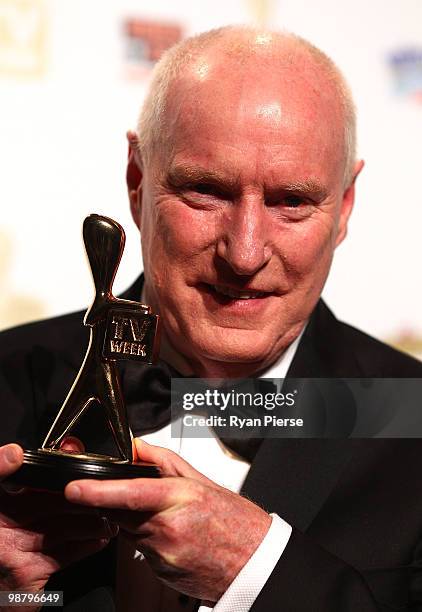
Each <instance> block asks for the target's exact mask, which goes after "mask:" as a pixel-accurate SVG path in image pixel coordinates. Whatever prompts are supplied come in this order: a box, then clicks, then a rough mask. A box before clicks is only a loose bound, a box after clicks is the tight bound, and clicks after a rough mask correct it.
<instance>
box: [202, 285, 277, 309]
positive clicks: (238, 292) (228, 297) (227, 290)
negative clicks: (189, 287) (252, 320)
mask: <svg viewBox="0 0 422 612" xmlns="http://www.w3.org/2000/svg"><path fill="white" fill-rule="evenodd" d="M200 288H201V289H202V290H203V291H204V290H205V292H206V293H208V294H209V295H211V296H213V298H214V299H215V300H217V302H219V303H220V304H221V305H225V304H226V305H228V304H233V302H234V301H236V300H244V301H245V302H246V301H247V300H260V299H263V298H267V297H269V296H271V295H274V294H273V292H270V291H258V290H256V289H235V288H234V287H229V286H227V285H212V284H209V283H201V285H200Z"/></svg>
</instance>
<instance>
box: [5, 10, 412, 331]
mask: <svg viewBox="0 0 422 612" xmlns="http://www.w3.org/2000/svg"><path fill="white" fill-rule="evenodd" d="M127 18H137V19H141V20H142V19H144V20H152V21H158V22H160V21H162V22H164V23H166V22H169V23H173V24H176V25H180V26H181V28H182V30H183V33H184V35H189V34H191V33H194V32H198V31H201V30H205V29H209V28H211V27H216V26H220V25H223V24H227V23H256V22H258V21H260V22H261V23H266V24H267V25H269V26H271V27H280V28H286V29H290V30H292V31H294V32H296V33H298V34H300V35H302V36H305V37H306V38H309V39H310V40H311V41H312V42H314V43H315V44H316V45H318V46H319V47H321V48H322V49H323V50H324V51H326V52H327V53H328V54H329V55H331V56H332V57H333V59H334V60H335V61H336V62H337V64H338V65H339V66H340V68H341V69H342V70H343V71H344V73H345V74H346V77H347V78H348V80H349V82H350V84H351V87H352V90H353V91H354V94H355V98H356V102H357V107H358V116H359V152H360V155H361V156H362V157H363V158H364V159H365V160H366V167H365V169H364V171H363V174H362V175H361V177H360V179H359V184H358V187H357V202H356V208H355V212H354V217H353V219H352V222H351V226H350V232H349V237H348V239H347V241H346V243H345V244H344V245H342V246H341V247H340V248H339V250H338V253H337V256H336V260H335V264H334V267H333V270H332V272H331V276H330V279H329V281H328V284H327V287H326V290H325V296H326V298H327V300H328V302H329V304H330V305H331V307H332V308H333V309H334V311H335V312H336V314H337V315H338V316H339V317H340V318H342V319H344V320H347V321H349V322H351V323H353V324H354V325H356V326H358V327H361V328H362V329H365V330H367V331H370V332H371V333H373V334H374V335H377V336H378V337H381V338H385V339H394V338H397V336H399V335H400V334H402V333H403V332H404V331H407V332H408V333H409V334H413V335H414V336H415V340H416V342H418V341H419V340H418V336H422V283H421V279H420V272H419V270H420V261H421V252H422V244H421V243H422V240H421V229H420V228H421V222H422V207H421V203H422V202H421V199H422V196H421V190H420V188H419V186H420V181H421V178H420V177H421V165H422V161H421V143H422V97H421V96H419V102H418V100H417V96H412V95H411V94H410V93H406V91H404V90H403V84H402V90H403V91H401V92H400V91H398V89H399V87H398V83H397V78H396V79H395V77H394V74H393V71H392V68H391V62H390V59H389V58H390V56H391V54H400V53H401V52H402V51H403V50H406V49H409V48H413V49H416V50H418V49H419V51H421V49H422V29H421V25H420V24H421V23H422V3H421V2H420V0H400V2H396V1H393V0H371V2H367V0H355V1H354V2H353V3H352V2H349V1H346V0H318V1H312V0H273V1H271V0H231V2H218V1H216V0H201V2H198V1H195V0H173V1H172V2H169V1H164V0H154V3H147V2H146V1H144V2H142V1H140V0H89V1H88V2H87V1H86V0H0V108H1V117H0V203H1V204H0V205H1V217H0V273H1V277H0V327H7V326H9V325H12V324H15V323H18V322H19V321H22V320H30V319H33V318H37V317H39V316H46V315H54V314H59V313H63V312H68V311H71V310H73V309H75V308H85V307H86V306H87V304H88V303H89V302H90V300H91V298H92V285H91V279H90V274H89V270H88V268H87V266H86V263H85V256H84V251H83V246H82V240H81V223H82V220H83V218H84V217H85V216H86V215H87V214H88V213H90V212H99V213H103V214H106V215H108V216H111V217H114V218H116V219H117V220H119V221H120V222H121V223H122V225H123V226H124V227H125V228H126V233H127V247H126V250H125V254H124V258H123V261H122V264H121V267H120V270H119V274H118V278H117V282H116V290H121V289H123V288H124V287H126V286H127V285H128V284H129V283H130V282H131V281H132V280H133V279H134V278H135V276H136V275H137V274H138V272H139V270H140V267H141V262H140V249H139V244H138V236H137V233H136V228H135V227H134V226H133V224H132V221H131V219H130V215H129V211H128V205H127V198H126V192H125V182H124V172H125V159H126V141H125V132H126V130H127V129H128V128H132V127H133V126H134V125H135V121H136V117H137V113H138V109H139V106H140V103H141V100H142V97H143V95H144V91H145V86H146V80H147V79H146V78H145V75H144V77H143V78H139V79H137V80H135V79H133V77H132V78H131V79H130V78H128V74H127V63H128V59H127V50H126V48H125V38H124V36H123V23H124V21H125V20H126V19H127ZM37 37H38V38H37ZM31 45H32V46H31ZM37 45H38V46H37ZM25 52H27V53H33V55H34V56H36V57H35V59H34V58H33V60H34V62H35V64H37V62H38V64H37V65H36V66H35V67H34V66H32V68H31V65H30V62H29V64H28V66H29V68H28V66H27V68H28V69H27V72H31V70H32V73H31V74H29V75H28V74H26V75H22V74H21V73H22V66H23V65H24V59H25V58H24V59H22V56H23V55H24V53H25ZM37 54H38V55H37ZM28 61H29V60H28ZM145 74H146V73H145ZM405 77H406V74H405ZM418 78H419V79H420V80H419V82H418ZM412 79H413V80H412ZM412 79H411V80H412V82H411V83H410V82H409V79H408V82H407V84H408V85H409V87H410V89H412V87H413V89H416V90H417V89H418V87H419V92H420V91H422V61H419V64H418V62H417V61H413V77H412ZM409 83H410V84H409ZM404 89H406V83H405V87H404Z"/></svg>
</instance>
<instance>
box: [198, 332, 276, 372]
mask: <svg viewBox="0 0 422 612" xmlns="http://www.w3.org/2000/svg"><path fill="white" fill-rule="evenodd" d="M272 344H273V343H272V342H266V343H264V342H263V341H262V337H261V338H260V339H259V341H255V342H254V341H253V340H252V339H251V340H250V341H248V342H246V343H245V342H242V343H239V342H238V341H234V340H233V339H232V340H231V339H230V337H227V338H226V339H225V341H224V343H223V342H219V343H215V342H211V343H205V342H203V341H202V342H200V343H199V344H198V345H197V355H198V360H199V361H201V362H213V363H215V364H216V365H219V366H220V367H221V366H223V365H224V364H227V365H231V366H235V365H238V366H239V367H241V366H242V365H245V366H246V365H256V369H257V370H259V369H262V367H265V365H267V364H268V365H269V364H270V363H272V361H274V360H275V359H276V358H277V355H273V351H270V350H269V349H270V347H272Z"/></svg>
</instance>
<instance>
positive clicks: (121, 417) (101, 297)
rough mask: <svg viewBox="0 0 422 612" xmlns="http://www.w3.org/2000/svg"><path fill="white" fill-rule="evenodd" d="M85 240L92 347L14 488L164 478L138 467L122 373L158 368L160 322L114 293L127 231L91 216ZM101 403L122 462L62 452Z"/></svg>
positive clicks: (145, 466) (86, 322) (28, 455)
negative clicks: (122, 369) (131, 363)
mask: <svg viewBox="0 0 422 612" xmlns="http://www.w3.org/2000/svg"><path fill="white" fill-rule="evenodd" d="M83 237H84V243H85V248H86V252H87V255H88V259H89V263H90V266H91V271H92V276H93V279H94V285H95V298H94V301H93V303H92V305H91V306H90V308H89V309H88V311H87V313H86V315H85V318H84V325H86V326H88V327H89V328H90V339H89V345H88V349H87V352H86V355H85V358H84V361H83V363H82V366H81V368H80V370H79V373H78V375H77V376H76V379H75V382H74V383H73V385H72V387H71V389H70V391H69V393H68V395H67V397H66V399H65V401H64V403H63V405H62V407H61V409H60V411H59V413H58V415H57V417H56V419H55V421H54V423H53V424H52V426H51V428H50V431H49V432H48V434H47V436H46V438H45V440H44V443H43V445H42V447H41V448H40V449H38V450H25V451H24V464H23V466H22V467H21V469H20V470H18V472H16V474H14V476H13V482H14V483H18V484H24V485H27V486H31V487H35V488H44V489H53V490H57V489H62V488H63V487H64V486H65V485H66V484H67V483H68V482H70V481H71V480H75V479H77V478H100V479H112V478H140V477H143V478H145V477H152V478H154V477H158V476H159V474H158V470H157V468H156V467H155V466H153V465H151V464H145V463H132V460H133V455H132V438H131V433H130V429H129V424H128V420H127V415H126V408H125V404H124V400H123V394H122V390H121V386H120V381H119V375H118V371H117V363H116V362H117V361H118V360H122V359H129V360H135V361H140V362H141V363H149V364H151V363H153V362H154V360H155V359H156V357H157V353H158V319H159V317H158V316H157V315H153V314H151V308H150V307H149V306H146V305H144V304H140V303H139V302H133V301H130V300H121V299H118V298H116V297H114V296H113V293H112V287H113V281H114V278H115V276H116V272H117V268H118V266H119V263H120V259H121V257H122V253H123V249H124V243H125V233H124V231H123V228H122V227H121V226H120V225H119V224H118V223H117V222H116V221H113V220H112V219H109V218H108V217H103V216H100V215H94V214H93V215H90V216H89V217H87V218H86V219H85V221H84V225H83ZM92 402H98V403H99V404H100V406H101V407H102V409H103V410H104V411H105V413H106V417H107V422H108V424H109V427H110V429H111V433H112V435H113V438H114V441H115V443H116V447H117V450H118V453H119V457H111V456H104V455H98V454H92V453H91V454H90V453H73V452H69V451H64V450H60V443H61V441H62V440H63V438H64V437H65V436H66V435H67V434H68V433H69V432H70V430H71V429H72V427H73V426H74V425H75V424H76V422H77V421H78V420H79V419H80V417H81V416H82V414H83V413H84V412H85V411H86V410H88V409H89V406H90V404H92Z"/></svg>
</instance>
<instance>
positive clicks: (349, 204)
mask: <svg viewBox="0 0 422 612" xmlns="http://www.w3.org/2000/svg"><path fill="white" fill-rule="evenodd" d="M364 165H365V162H364V161H363V160H362V159H361V160H359V161H357V162H356V164H355V167H354V170H353V178H352V181H351V183H350V185H349V186H348V187H347V188H346V190H345V191H344V193H343V201H342V203H341V211H340V218H339V222H338V231H337V237H336V244H335V246H336V247H337V246H338V245H339V244H340V243H341V242H343V240H344V239H345V238H346V236H347V224H348V222H349V217H350V215H351V213H352V209H353V204H354V202H355V182H356V179H357V177H358V175H359V173H360V172H361V170H362V168H363V166H364Z"/></svg>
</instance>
